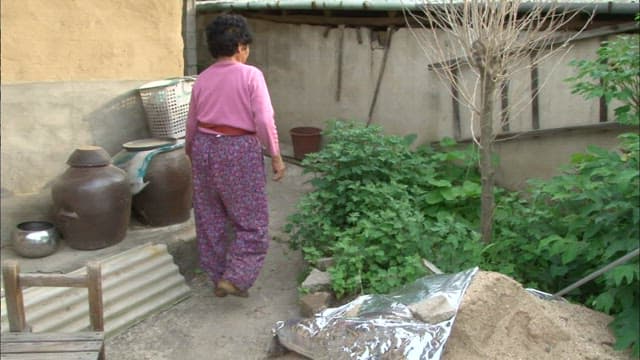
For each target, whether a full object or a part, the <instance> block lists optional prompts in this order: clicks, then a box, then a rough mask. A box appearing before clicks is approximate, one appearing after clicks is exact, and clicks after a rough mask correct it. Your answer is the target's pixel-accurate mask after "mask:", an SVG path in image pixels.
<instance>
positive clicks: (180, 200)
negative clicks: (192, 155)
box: [122, 138, 193, 227]
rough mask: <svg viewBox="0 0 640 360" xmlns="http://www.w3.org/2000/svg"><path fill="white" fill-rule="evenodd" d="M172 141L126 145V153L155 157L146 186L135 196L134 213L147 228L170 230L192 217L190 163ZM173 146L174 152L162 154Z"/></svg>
mask: <svg viewBox="0 0 640 360" xmlns="http://www.w3.org/2000/svg"><path fill="white" fill-rule="evenodd" d="M174 144H175V140H173V139H163V138H160V139H158V138H151V139H140V140H134V141H130V142H128V143H125V144H123V146H122V147H123V148H124V150H126V151H128V152H131V153H136V152H145V153H149V152H150V153H152V154H153V156H152V157H150V158H149V159H150V162H149V165H148V167H147V168H146V172H145V175H144V182H145V183H147V185H146V186H145V187H144V188H143V189H142V191H140V192H139V193H137V194H135V195H133V200H132V201H133V213H134V215H136V217H137V218H138V219H139V220H140V221H141V222H142V223H143V224H146V225H150V226H154V227H155V226H168V225H173V224H179V223H182V222H185V221H187V220H189V218H190V217H191V207H192V206H191V195H192V191H193V185H192V180H191V161H189V158H188V157H187V155H186V154H185V151H184V147H175V148H173V146H172V145H174ZM167 145H170V147H169V148H170V149H171V150H163V147H165V146H167Z"/></svg>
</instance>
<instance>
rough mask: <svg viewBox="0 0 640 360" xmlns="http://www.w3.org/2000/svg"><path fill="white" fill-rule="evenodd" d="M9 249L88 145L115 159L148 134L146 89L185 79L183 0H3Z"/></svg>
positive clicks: (43, 212)
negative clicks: (19, 226) (17, 229)
mask: <svg viewBox="0 0 640 360" xmlns="http://www.w3.org/2000/svg"><path fill="white" fill-rule="evenodd" d="M1 6H2V8H1V20H0V21H1V26H2V42H1V46H2V49H1V61H2V67H1V78H0V79H1V82H2V83H1V89H0V91H1V93H2V98H1V100H2V103H1V118H2V121H1V126H2V128H1V131H2V133H1V135H2V148H1V156H2V158H1V160H2V161H1V164H2V169H1V171H2V172H1V175H2V181H1V183H2V186H1V189H2V192H1V196H2V232H1V239H2V243H3V244H4V243H5V242H6V240H7V238H8V236H9V232H10V229H11V228H12V227H13V226H15V224H16V223H17V222H20V221H25V220H34V219H43V218H44V219H46V218H47V217H48V210H49V208H50V205H51V203H50V185H51V183H52V181H53V180H54V179H55V178H56V177H57V176H58V175H60V174H61V173H62V172H63V171H64V170H65V169H66V168H67V165H66V164H65V162H66V160H67V158H68V156H69V155H70V153H71V152H72V151H73V150H74V149H75V148H77V147H78V146H81V145H99V146H102V147H104V148H105V149H106V150H107V151H108V152H109V153H110V154H111V155H114V154H115V153H116V152H118V151H119V150H120V148H121V144H122V143H124V142H126V141H130V140H133V139H139V138H145V137H149V132H148V130H147V125H146V119H145V115H144V111H143V108H142V105H141V102H140V99H139V96H138V93H137V90H136V89H137V87H138V86H140V85H141V84H143V83H145V82H147V81H150V80H156V79H161V78H166V77H175V76H181V75H182V74H183V67H184V66H183V64H184V62H183V53H182V52H183V41H182V35H181V33H182V32H181V28H182V8H183V2H182V0H165V1H156V0H110V1H81V0H56V1H49V0H20V1H18V0H7V1H2V2H1Z"/></svg>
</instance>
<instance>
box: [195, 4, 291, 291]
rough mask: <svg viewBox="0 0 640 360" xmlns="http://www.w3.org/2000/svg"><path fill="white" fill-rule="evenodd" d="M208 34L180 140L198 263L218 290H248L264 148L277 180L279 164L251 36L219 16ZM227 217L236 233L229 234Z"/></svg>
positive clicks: (263, 211) (261, 201) (256, 266)
mask: <svg viewBox="0 0 640 360" xmlns="http://www.w3.org/2000/svg"><path fill="white" fill-rule="evenodd" d="M206 35H207V43H208V47H209V52H210V53H211V56H213V57H214V58H215V62H214V63H213V64H212V65H211V66H209V68H207V69H206V70H204V71H203V72H202V73H201V74H200V75H199V76H198V79H197V81H196V82H195V83H194V85H193V92H192V94H191V104H190V107H189V116H188V120H187V134H186V139H185V142H186V144H185V149H186V152H187V155H188V156H189V157H190V158H191V163H192V169H193V187H194V193H193V207H194V214H195V223H196V233H197V237H198V249H199V252H200V264H201V266H202V268H203V269H204V271H205V272H206V273H207V274H208V275H209V277H210V278H211V280H212V281H213V283H214V285H215V295H216V296H220V297H222V296H226V295H227V294H231V295H236V296H242V297H247V296H248V291H247V289H249V288H250V287H251V286H252V285H253V283H254V282H255V281H256V278H257V277H258V274H259V273H260V270H261V269H262V266H263V264H264V259H265V256H266V254H267V249H268V247H269V238H268V234H267V230H268V225H269V220H268V215H269V214H268V207H267V194H266V174H265V169H264V161H263V147H264V148H266V150H267V152H268V153H269V154H270V155H271V166H272V168H273V173H274V175H273V179H274V180H276V181H278V180H280V179H282V177H283V176H284V173H285V166H284V162H283V161H282V157H281V156H280V147H279V143H278V133H277V131H276V126H275V121H274V111H273V107H272V105H271V99H270V97H269V91H268V89H267V84H266V81H265V79H264V76H263V74H262V72H261V71H260V70H259V69H258V68H256V67H254V66H251V65H247V64H246V61H247V58H248V57H249V44H250V43H251V40H252V36H251V32H250V30H249V27H248V24H247V21H246V20H245V19H244V18H243V17H242V16H239V15H220V16H218V17H216V18H215V19H214V20H213V21H212V22H211V23H210V24H209V25H208V26H207V29H206ZM228 222H229V223H230V224H231V225H232V227H233V230H234V233H235V237H234V238H233V239H231V240H230V241H227V239H228V238H229V236H228V234H227V232H226V230H227V229H228V227H227V223H228Z"/></svg>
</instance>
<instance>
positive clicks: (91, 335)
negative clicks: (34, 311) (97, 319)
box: [2, 331, 104, 343]
mask: <svg viewBox="0 0 640 360" xmlns="http://www.w3.org/2000/svg"><path fill="white" fill-rule="evenodd" d="M52 337H54V338H55V339H56V340H58V341H92V340H104V333H101V332H97V331H83V332H74V333H59V332H54V333H21V332H17V333H16V332H9V333H3V334H2V342H3V343H5V342H24V341H26V342H31V341H46V340H48V339H51V338H52Z"/></svg>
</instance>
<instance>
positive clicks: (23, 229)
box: [11, 221, 60, 258]
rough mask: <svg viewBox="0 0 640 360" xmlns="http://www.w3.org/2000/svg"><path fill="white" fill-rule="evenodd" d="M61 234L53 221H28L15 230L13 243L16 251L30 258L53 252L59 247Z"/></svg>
mask: <svg viewBox="0 0 640 360" xmlns="http://www.w3.org/2000/svg"><path fill="white" fill-rule="evenodd" d="M59 239H60V235H59V234H58V231H57V230H56V228H55V227H54V226H53V224H52V223H50V222H47V221H26V222H23V223H20V224H18V225H17V226H16V228H15V229H14V230H13V234H12V239H11V240H12V243H13V250H15V252H16V253H18V254H20V255H22V256H24V257H29V258H38V257H43V256H47V255H51V254H53V252H54V251H56V248H57V247H58V241H59Z"/></svg>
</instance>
